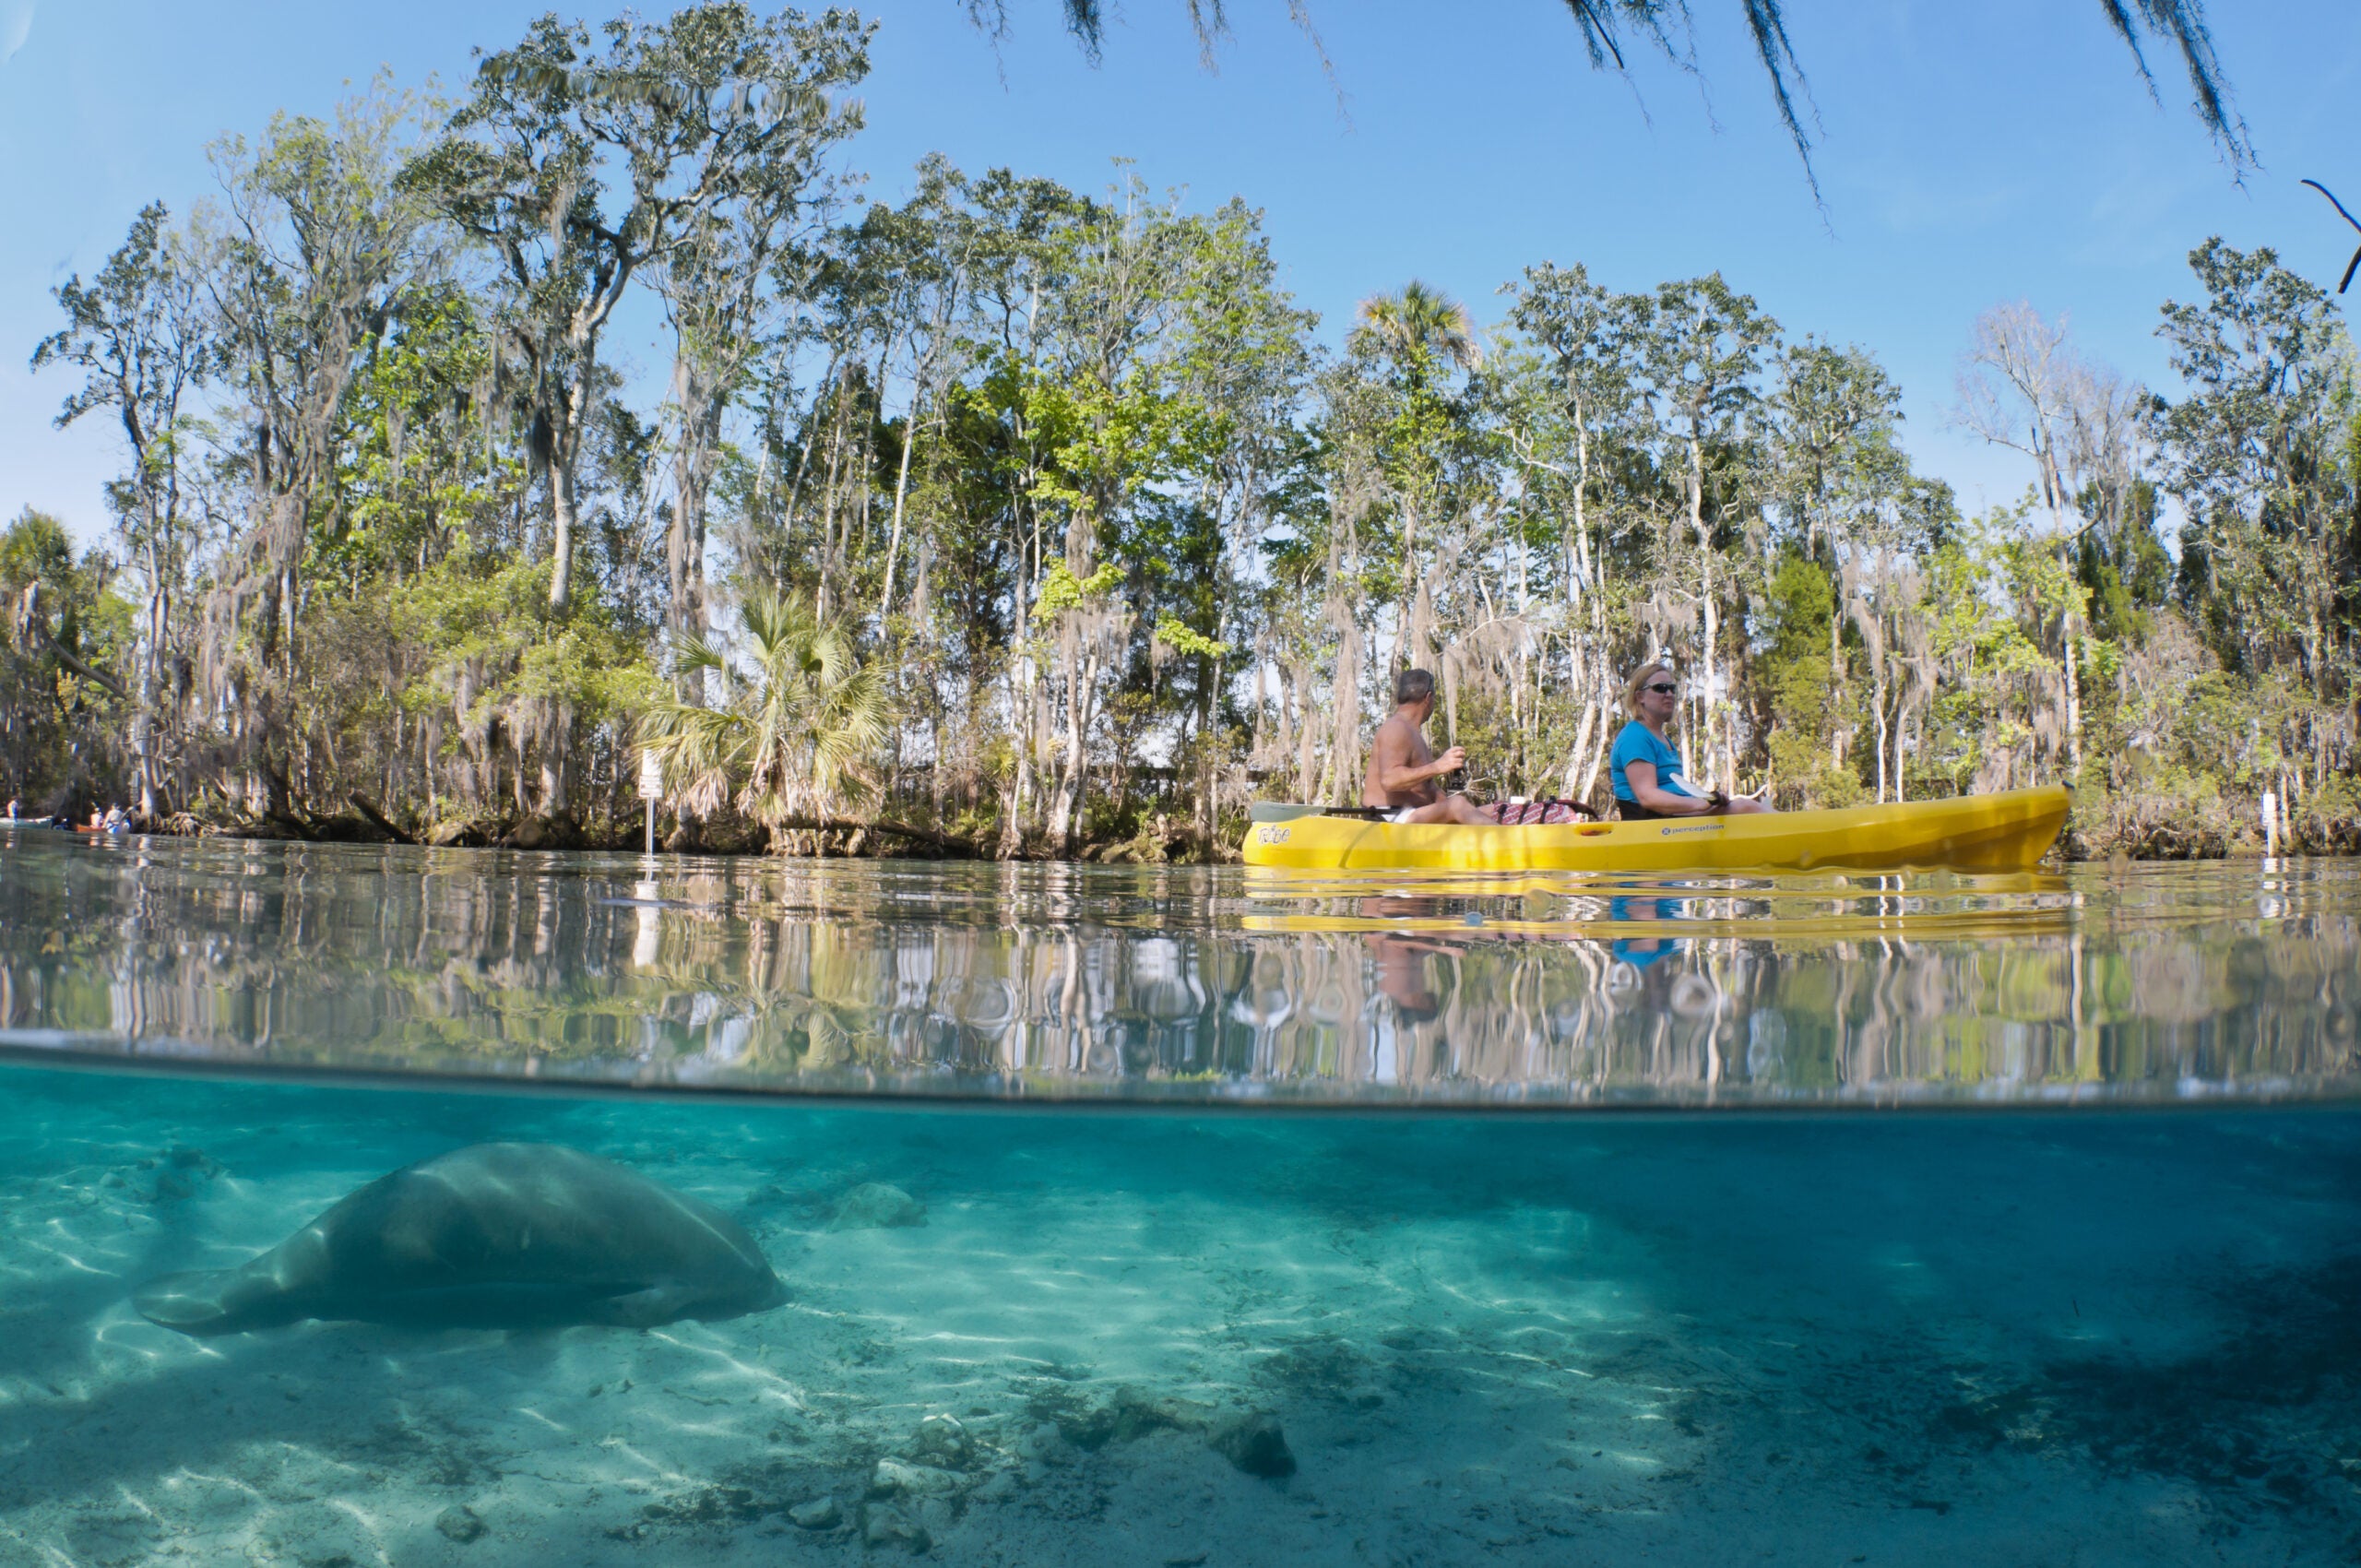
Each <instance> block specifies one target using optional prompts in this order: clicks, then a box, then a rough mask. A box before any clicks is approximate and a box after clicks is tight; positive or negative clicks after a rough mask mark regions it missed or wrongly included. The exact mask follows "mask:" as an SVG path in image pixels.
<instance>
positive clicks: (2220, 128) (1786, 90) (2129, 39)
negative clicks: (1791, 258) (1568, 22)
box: [961, 0, 2254, 199]
mask: <svg viewBox="0 0 2361 1568" xmlns="http://www.w3.org/2000/svg"><path fill="white" fill-rule="evenodd" d="M961 3H962V4H964V5H965V6H967V17H968V19H969V20H971V21H973V22H974V23H975V24H976V25H977V26H978V27H979V28H981V29H983V30H984V31H986V32H987V33H989V34H991V36H992V37H993V38H995V39H997V38H1001V37H1003V36H1005V35H1006V34H1007V32H1008V6H1009V0H961ZM1544 3H1545V4H1546V0H1544ZM2086 3H2087V0H2086ZM1187 4H1188V7H1189V20H1190V22H1191V23H1192V25H1193V26H1194V27H1195V29H1196V33H1197V53H1198V55H1199V57H1200V58H1202V59H1203V60H1204V64H1205V66H1206V68H1207V69H1208V70H1210V69H1212V68H1213V65H1214V58H1215V51H1216V46H1217V45H1218V44H1219V43H1220V42H1221V41H1222V39H1223V38H1224V37H1226V36H1228V32H1229V17H1228V8H1227V6H1226V5H1225V3H1224V0H1187ZM1558 4H1560V5H1562V6H1564V7H1565V9H1566V12H1567V14H1568V15H1569V16H1571V17H1572V19H1573V22H1574V25H1575V26H1576V27H1577V28H1578V29H1580V30H1581V32H1582V41H1583V50H1584V53H1586V54H1588V55H1589V57H1590V63H1591V68H1592V69H1594V70H1607V69H1610V68H1611V69H1613V70H1615V71H1616V72H1618V73H1619V74H1621V75H1625V76H1629V75H1630V73H1631V63H1630V61H1629V60H1627V59H1626V58H1625V57H1624V53H1623V42H1624V40H1625V39H1626V38H1627V37H1628V38H1630V39H1632V40H1633V41H1635V42H1639V43H1641V44H1643V46H1645V47H1646V48H1647V49H1648V50H1650V51H1652V52H1654V53H1660V54H1662V55H1663V56H1664V57H1665V58H1666V59H1667V60H1669V61H1671V62H1673V63H1674V64H1675V65H1679V66H1681V68H1682V69H1684V70H1688V71H1691V72H1693V71H1694V70H1695V69H1696V65H1695V64H1694V62H1695V60H1696V56H1697V49H1696V44H1697V40H1696V35H1695V19H1694V18H1693V17H1692V16H1691V8H1690V6H1689V5H1688V4H1687V0H1558ZM1733 4H1734V6H1735V8H1736V9H1738V10H1739V11H1740V12H1742V13H1743V15H1744V17H1745V20H1746V30H1747V32H1748V34H1749V35H1750V37H1751V39H1752V41H1753V44H1754V54H1755V58H1756V60H1757V61H1758V62H1759V63H1760V64H1761V65H1762V71H1763V75H1764V76H1765V77H1768V78H1769V80H1770V84H1771V100H1772V102H1773V104H1774V106H1776V108H1777V109H1778V111H1779V120H1780V123H1781V124H1783V125H1786V128H1787V135H1788V137H1790V138H1792V139H1793V140H1794V142H1795V144H1796V154H1797V157H1799V158H1801V159H1802V160H1803V163H1804V173H1805V177H1806V178H1807V179H1809V181H1810V182H1811V187H1812V195H1813V196H1814V197H1815V199H1816V198H1817V197H1818V196H1819V195H1820V180H1819V176H1818V175H1816V174H1814V173H1813V172H1812V166H1811V138H1810V137H1809V136H1807V135H1806V134H1805V132H1804V125H1803V121H1802V119H1801V118H1800V117H1799V116H1798V115H1797V110H1796V98H1797V94H1798V93H1804V94H1806V97H1805V105H1806V107H1807V108H1809V107H1810V99H1809V90H1808V89H1806V87H1805V85H1804V72H1803V62H1802V61H1801V60H1799V59H1798V58H1797V55H1796V49H1795V45H1794V43H1793V42H1790V41H1789V39H1788V36H1787V18H1786V0H1733ZM1060 5H1061V7H1062V9H1063V11H1064V12H1065V21H1066V28H1067V30H1069V31H1071V32H1072V33H1073V34H1074V37H1075V38H1076V39H1077V40H1079V41H1080V42H1081V44H1082V47H1083V52H1084V53H1086V54H1087V55H1089V57H1090V61H1091V63H1092V64H1093V65H1096V64H1097V62H1098V49H1099V44H1100V42H1101V41H1102V39H1103V38H1104V36H1105V31H1106V23H1107V12H1108V8H1109V7H1108V6H1107V5H1106V0H1060ZM2098 6H2099V14H2100V15H2101V16H2102V17H2104V18H2106V25H2107V26H2108V27H2109V28H2110V29H2112V30H2114V32H2115V35H2116V36H2117V37H2118V38H2119V39H2121V40H2122V41H2123V42H2124V44H2125V45H2126V47H2128V48H2129V49H2130V51H2131V61H2132V64H2133V65H2134V66H2136V67H2137V68H2138V70H2139V73H2140V78H2141V80H2142V82H2144V83H2145V84H2146V85H2147V88H2148V96H2149V98H2150V99H2152V100H2153V101H2155V102H2156V103H2157V104H2158V105H2159V106H2160V107H2161V106H2162V104H2163V100H2162V99H2161V98H2159V97H2158V96H2157V93H2156V78H2155V77H2154V76H2153V74H2152V73H2151V72H2150V71H2149V69H2148V53H2147V49H2146V47H2145V45H2146V43H2147V42H2150V41H2153V42H2159V43H2162V44H2163V45H2165V47H2166V48H2167V49H2170V50H2172V51H2174V52H2176V53H2178V54H2179V55H2180V58H2181V65H2182V67H2183V68H2184V69H2185V70H2186V71H2187V72H2188V73H2189V90H2190V91H2191V92H2192V93H2193V94H2194V95H2195V101H2194V102H2192V103H2191V104H2190V106H2189V107H2190V108H2191V109H2193V110H2194V111H2195V112H2196V114H2197V119H2198V123H2199V124H2200V125H2203V126H2204V127H2205V129H2206V133H2207V134H2208V135H2209V136H2211V137H2213V145H2214V146H2215V147H2217V148H2220V149H2221V151H2222V155H2223V160H2224V161H2225V162H2226V163H2228V164H2229V166H2230V170H2231V172H2232V173H2233V174H2239V173H2243V172H2246V171H2247V170H2248V169H2251V168H2252V167H2254V143H2253V140H2252V138H2251V137H2249V136H2248V133H2247V123H2246V121H2245V119H2244V118H2243V117H2242V116H2241V115H2240V114H2239V113H2238V111H2237V108H2236V104H2234V103H2233V102H2232V101H2231V98H2230V82H2229V77H2228V76H2227V75H2226V74H2225V72H2224V71H2223V69H2222V62H2221V60H2220V58H2219V57H2218V56H2216V55H2215V53H2213V32H2212V30H2210V29H2209V28H2208V27H2207V26H2206V22H2205V0H2098ZM1829 10H1830V12H1831V14H1832V15H1841V14H1842V12H1843V10H1844V7H1843V6H1831V7H1829ZM1287 14H1288V16H1289V17H1290V18H1293V19H1294V21H1295V24H1296V26H1297V27H1299V28H1300V29H1302V30H1303V32H1304V34H1305V36H1306V37H1308V38H1309V39H1310V40H1311V47H1312V50H1313V52H1314V53H1317V54H1318V55H1319V56H1320V63H1321V65H1323V67H1325V68H1327V70H1328V72H1329V75H1330V77H1331V78H1332V79H1333V78H1334V77H1335V67H1334V66H1333V65H1329V61H1328V52H1327V50H1326V49H1325V48H1323V46H1322V44H1321V42H1320V34H1319V33H1318V31H1316V30H1314V29H1313V27H1312V18H1311V4H1310V0H1287ZM1813 117H1814V118H1815V119H1817V118H1818V113H1817V111H1816V110H1815V111H1813Z"/></svg>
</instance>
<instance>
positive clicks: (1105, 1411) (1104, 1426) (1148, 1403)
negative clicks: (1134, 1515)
mask: <svg viewBox="0 0 2361 1568" xmlns="http://www.w3.org/2000/svg"><path fill="white" fill-rule="evenodd" d="M1036 1404H1037V1408H1038V1413H1040V1414H1042V1415H1046V1416H1048V1417H1050V1419H1051V1420H1054V1421H1056V1422H1057V1430H1058V1435H1059V1436H1061V1437H1062V1438H1064V1439H1065V1440H1066V1441H1067V1442H1068V1443H1072V1444H1074V1446H1075V1447H1076V1448H1080V1449H1084V1450H1086V1451H1087V1450H1096V1449H1100V1448H1104V1447H1106V1446H1107V1444H1109V1443H1135V1442H1137V1441H1138V1440H1139V1439H1141V1438H1143V1437H1145V1436H1146V1435H1147V1434H1148V1433H1150V1432H1152V1431H1202V1430H1203V1429H1204V1425H1205V1422H1206V1420H1207V1419H1208V1418H1209V1417H1210V1416H1211V1415H1212V1411H1211V1410H1209V1409H1208V1408H1206V1407H1204V1406H1203V1405H1199V1404H1195V1403H1193V1402H1192V1401H1190V1400H1187V1399H1176V1398H1173V1397H1171V1396H1159V1395H1155V1394H1150V1393H1148V1392H1147V1391H1146V1390H1145V1389H1143V1388H1135V1387H1133V1386H1132V1385H1131V1384H1123V1385H1121V1386H1120V1387H1118V1388H1116V1389H1115V1391H1114V1392H1113V1393H1111V1394H1109V1395H1108V1396H1107V1398H1106V1400H1105V1401H1104V1402H1103V1403H1097V1404H1086V1403H1084V1402H1082V1401H1080V1400H1078V1399H1074V1398H1061V1397H1056V1396H1051V1397H1047V1398H1043V1399H1040V1400H1038V1401H1037V1402H1036Z"/></svg>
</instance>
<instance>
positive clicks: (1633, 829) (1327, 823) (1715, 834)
mask: <svg viewBox="0 0 2361 1568" xmlns="http://www.w3.org/2000/svg"><path fill="white" fill-rule="evenodd" d="M2068 803H2069V800H2068V796H2067V793H2066V791H2065V790H2062V789H2059V788H2058V787H2057V786H2055V785H2051V786H2049V787H2047V788H2044V789H2039V790H2007V791H2005V792H2003V793H2000V794H1997V795H1971V796H1967V797H1964V798H1963V799H1959V800H1950V801H1913V802H1908V803H1906V804H1901V805H1889V806H1854V807H1851V808H1849V809H1847V810H1845V811H1818V812H1775V813H1765V814H1762V815H1760V816H1727V817H1723V816H1716V817H1679V818H1673V819H1670V820H1659V821H1655V822H1572V823H1560V824H1553V825H1550V826H1536V827H1462V826H1456V825H1454V824H1449V823H1435V824H1429V825H1421V826H1416V827H1396V826H1393V825H1392V824H1390V823H1380V822H1370V821H1367V820H1364V819H1362V818H1359V817H1351V816H1326V815H1323V814H1321V811H1320V808H1319V807H1317V806H1283V805H1270V804H1258V805H1256V806H1255V808H1254V820H1253V823H1252V826H1249V827H1248V828H1247V830H1246V844H1245V854H1246V863H1247V864H1248V865H1252V866H1296V867H1301V868H1305V869H1310V870H1324V871H1362V870H1367V871H1392V870H1405V871H1407V870H1431V871H1598V872H1627V871H1724V870H1727V871H1740V870H1756V869H1761V870H1772V871H1784V870H1797V871H1814V870H1823V869H1831V868H1860V869H1869V868H1878V867H1889V866H1950V867H1953V868H1955V869H1957V870H1960V871H2029V870H2031V869H2032V868H2033V867H2034V865H2035V864H2036V863H2037V862H2038V861H2040V860H2041V857H2042V856H2043V855H2045V854H2047V852H2048V850H2049V846H2050V845H2051V844H2052V843H2053V842H2054V841H2055V840H2056V839H2057V837H2058V829H2059V828H2060V827H2062V826H2065V823H2066V808H2067V805H2068Z"/></svg>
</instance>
